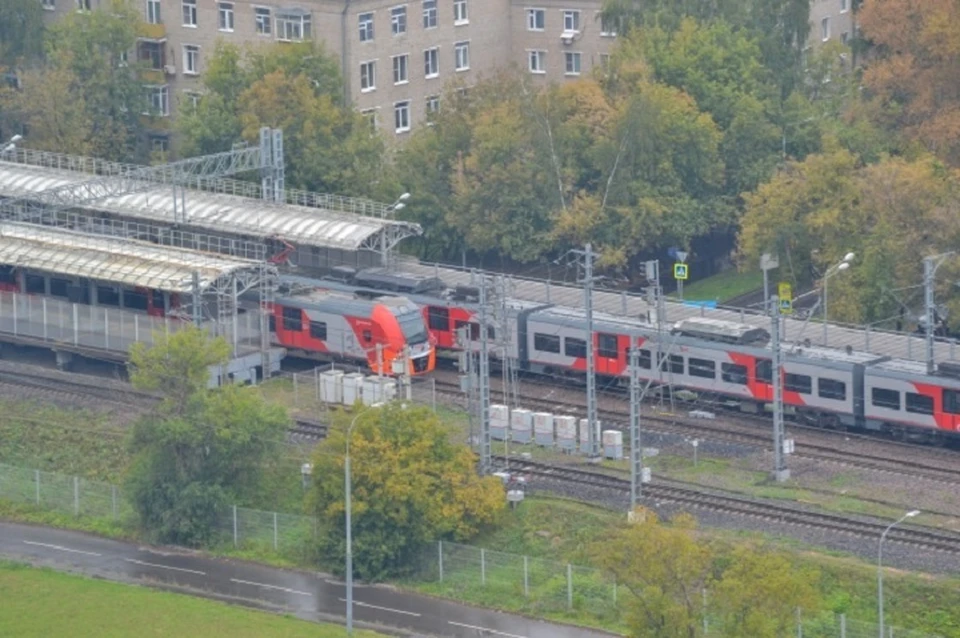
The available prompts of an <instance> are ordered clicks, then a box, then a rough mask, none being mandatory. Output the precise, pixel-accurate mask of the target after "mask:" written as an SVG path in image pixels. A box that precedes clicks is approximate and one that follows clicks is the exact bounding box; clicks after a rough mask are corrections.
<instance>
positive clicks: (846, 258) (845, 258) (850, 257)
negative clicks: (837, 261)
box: [843, 253, 857, 263]
mask: <svg viewBox="0 0 960 638" xmlns="http://www.w3.org/2000/svg"><path fill="white" fill-rule="evenodd" d="M856 256H857V255H856V254H855V253H847V254H846V255H844V256H843V262H844V263H850V262H851V261H853V258H854V257H856Z"/></svg>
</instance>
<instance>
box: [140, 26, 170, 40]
mask: <svg viewBox="0 0 960 638" xmlns="http://www.w3.org/2000/svg"><path fill="white" fill-rule="evenodd" d="M137 36H138V37H140V38H146V39H148V40H163V39H165V38H166V37H167V25H165V24H148V23H146V22H142V23H141V24H140V25H139V26H138V27H137Z"/></svg>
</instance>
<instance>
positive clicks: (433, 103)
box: [425, 95, 440, 117]
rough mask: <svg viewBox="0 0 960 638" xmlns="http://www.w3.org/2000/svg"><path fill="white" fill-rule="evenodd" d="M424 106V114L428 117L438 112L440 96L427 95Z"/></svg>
mask: <svg viewBox="0 0 960 638" xmlns="http://www.w3.org/2000/svg"><path fill="white" fill-rule="evenodd" d="M425 104H426V112H427V116H428V117H429V116H430V115H432V114H434V113H439V112H440V96H439V95H428V96H427V98H426V100H425Z"/></svg>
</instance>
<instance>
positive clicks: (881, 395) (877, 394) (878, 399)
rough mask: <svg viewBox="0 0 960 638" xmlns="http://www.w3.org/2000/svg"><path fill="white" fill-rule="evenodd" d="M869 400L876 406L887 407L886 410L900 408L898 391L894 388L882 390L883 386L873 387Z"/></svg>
mask: <svg viewBox="0 0 960 638" xmlns="http://www.w3.org/2000/svg"><path fill="white" fill-rule="evenodd" d="M871 402H872V403H873V405H875V406H877V407H878V408H887V409H888V410H899V409H900V393H899V392H897V391H896V390H884V389H883V388H874V389H873V390H872V391H871Z"/></svg>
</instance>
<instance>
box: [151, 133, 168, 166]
mask: <svg viewBox="0 0 960 638" xmlns="http://www.w3.org/2000/svg"><path fill="white" fill-rule="evenodd" d="M169 153H170V138H168V137H167V136H165V135H154V136H151V137H150V154H151V155H153V156H154V157H155V158H156V159H158V160H160V161H161V162H165V161H167V155H169Z"/></svg>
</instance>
